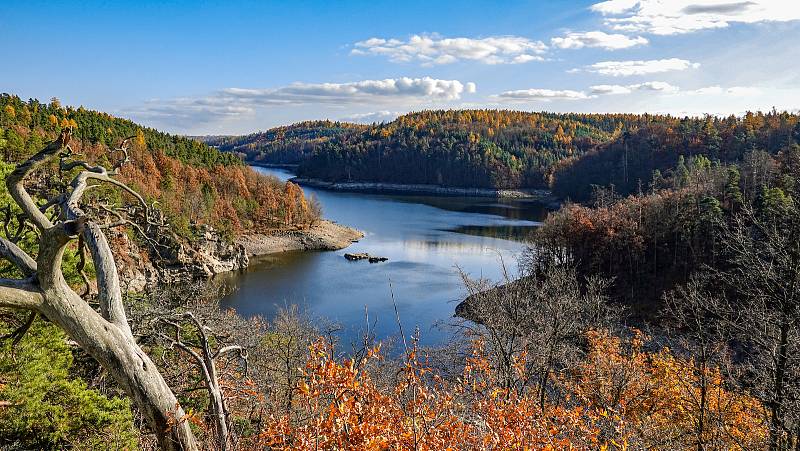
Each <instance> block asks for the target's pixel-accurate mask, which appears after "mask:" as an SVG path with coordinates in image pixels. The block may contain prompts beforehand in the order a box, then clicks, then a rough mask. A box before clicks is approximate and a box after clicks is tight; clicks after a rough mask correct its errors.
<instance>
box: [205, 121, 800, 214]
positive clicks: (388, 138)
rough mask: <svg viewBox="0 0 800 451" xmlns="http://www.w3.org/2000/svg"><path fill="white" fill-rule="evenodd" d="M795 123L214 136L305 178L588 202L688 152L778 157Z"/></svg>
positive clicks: (455, 126)
mask: <svg viewBox="0 0 800 451" xmlns="http://www.w3.org/2000/svg"><path fill="white" fill-rule="evenodd" d="M797 122H798V117H797V115H795V114H789V113H781V112H776V111H772V112H768V113H760V112H758V113H747V114H746V115H745V116H743V117H735V116H730V117H726V118H718V117H712V116H708V117H693V118H690V117H684V118H679V117H674V116H669V115H651V114H641V115H639V114H555V113H529V112H520V111H507V110H502V111H500V110H448V111H422V112H417V113H410V114H407V115H403V116H400V117H399V118H397V119H396V120H394V121H392V122H389V123H383V124H372V125H356V124H347V123H342V122H331V121H317V122H302V123H298V124H294V125H291V126H288V127H279V128H275V129H271V130H269V131H267V132H263V133H256V134H252V135H247V136H240V137H217V138H213V139H210V141H209V142H210V143H211V144H214V145H218V146H219V148H220V150H224V151H231V152H236V153H238V154H239V155H241V156H242V157H243V158H245V159H246V160H247V161H249V162H257V163H295V164H300V166H299V168H298V174H299V175H301V176H304V177H310V178H319V179H324V180H329V181H371V182H390V183H429V184H438V185H444V186H455V187H491V188H517V187H528V188H551V189H554V191H555V192H556V193H557V194H559V195H561V196H563V197H570V198H572V199H586V198H588V197H589V195H590V194H591V192H592V185H601V186H605V185H609V184H614V185H616V187H617V188H616V189H617V190H619V191H620V192H622V193H630V192H632V191H633V190H636V189H638V188H639V187H640V186H641V187H644V188H646V187H648V186H649V185H650V184H651V182H652V177H653V173H654V171H665V170H668V169H670V168H673V167H675V165H676V164H677V162H678V159H679V157H680V156H682V155H683V156H685V157H689V156H692V155H699V154H703V155H706V156H708V157H709V158H710V159H712V160H719V161H722V162H731V161H740V160H741V159H742V158H745V157H746V154H747V152H748V151H749V150H765V151H767V152H770V153H773V154H774V153H775V152H776V151H777V150H778V149H780V148H782V147H785V146H786V145H787V143H789V140H790V139H791V136H792V133H793V132H794V129H795V127H796V124H797Z"/></svg>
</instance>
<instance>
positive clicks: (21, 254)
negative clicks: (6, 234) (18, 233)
mask: <svg viewBox="0 0 800 451" xmlns="http://www.w3.org/2000/svg"><path fill="white" fill-rule="evenodd" d="M0 256H2V257H3V258H5V259H6V260H8V261H10V262H11V263H13V264H14V265H15V266H16V267H17V268H19V269H20V271H22V273H23V274H24V275H25V276H26V277H30V276H32V275H34V274H35V273H36V262H35V261H34V260H33V258H31V256H30V255H28V254H27V253H26V252H25V251H23V250H22V249H20V248H19V246H17V245H16V244H14V243H12V242H11V241H9V240H7V239H5V238H3V237H0Z"/></svg>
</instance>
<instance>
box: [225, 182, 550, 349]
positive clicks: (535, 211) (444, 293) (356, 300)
mask: <svg viewBox="0 0 800 451" xmlns="http://www.w3.org/2000/svg"><path fill="white" fill-rule="evenodd" d="M258 170H259V171H262V172H265V173H268V174H271V175H275V176H277V177H279V178H281V179H284V180H285V179H287V178H289V177H290V176H291V173H289V172H287V171H285V170H277V169H265V168H258ZM305 191H306V193H307V194H310V195H314V196H316V197H317V198H318V199H319V200H320V202H321V203H322V206H323V209H324V214H325V216H326V217H327V218H329V219H332V220H334V221H337V222H340V223H342V224H347V225H350V226H353V227H356V228H359V229H361V230H363V231H364V232H365V234H366V236H365V238H364V239H362V240H361V241H360V242H358V243H355V244H354V245H352V246H351V247H350V248H348V249H347V250H346V251H344V250H343V251H338V252H310V253H309V252H287V253H284V254H278V255H273V256H268V257H265V258H261V259H258V260H257V261H254V262H253V264H252V265H251V266H250V268H248V270H247V271H244V272H240V273H229V274H225V275H222V276H221V277H219V280H218V283H222V284H224V285H226V286H228V287H230V288H232V289H234V291H233V292H232V293H231V294H230V295H228V296H227V297H225V298H224V299H223V305H224V306H228V307H232V308H234V309H236V310H237V311H238V312H240V313H242V314H244V315H263V316H265V317H270V316H272V315H273V314H274V313H275V312H276V311H277V309H278V308H280V307H282V306H286V305H289V304H299V305H300V306H301V308H305V309H306V310H307V311H308V312H309V313H310V314H311V315H313V316H317V317H324V318H327V319H330V320H332V321H336V322H338V323H340V324H341V325H342V327H343V330H342V333H341V338H342V341H343V342H344V343H345V344H347V343H349V342H351V341H356V340H357V337H358V334H359V330H360V328H361V327H362V325H363V322H364V307H365V306H367V308H368V310H369V313H370V318H371V319H373V320H374V319H376V318H377V324H376V328H375V330H376V332H377V335H378V337H379V338H385V337H388V336H390V335H394V334H395V333H396V330H397V325H396V323H395V319H394V309H393V306H392V301H391V293H392V292H393V293H394V298H395V300H396V302H397V306H398V310H399V313H400V316H401V320H402V321H403V325H404V328H405V329H406V330H408V331H411V330H413V328H414V327H415V326H418V327H419V328H420V330H421V332H422V342H423V344H436V343H440V342H442V341H443V340H445V339H446V337H447V334H448V332H447V331H444V330H440V329H438V328H436V327H434V325H435V324H436V323H437V322H439V321H442V320H445V321H446V320H447V319H448V318H450V317H451V316H452V313H453V309H454V304H453V302H454V301H458V300H460V299H461V298H462V297H463V296H464V294H465V293H464V289H463V287H462V286H461V283H460V279H459V277H458V274H457V271H456V269H455V267H456V265H458V267H461V268H463V269H464V270H465V271H467V272H469V273H470V274H472V275H473V276H475V277H489V278H494V279H498V278H499V277H500V275H501V272H500V260H501V259H502V260H503V261H505V262H506V263H508V262H510V261H513V258H514V256H515V255H517V254H518V253H519V252H521V251H522V250H523V249H524V244H523V243H522V242H521V241H519V240H521V239H523V238H524V237H525V236H527V234H528V233H530V231H531V229H532V228H533V227H535V226H536V225H537V222H535V221H537V220H540V219H541V218H542V217H543V215H544V212H545V210H544V209H543V207H541V206H540V205H534V204H533V203H530V202H524V201H498V200H495V199H486V198H449V197H445V198H443V197H427V196H390V195H373V194H358V193H341V192H332V191H322V190H314V189H308V188H307V189H305ZM515 240H517V241H515ZM345 252H368V253H370V254H373V255H379V256H385V257H388V258H389V261H387V262H384V263H376V264H370V263H368V262H366V261H359V262H350V261H347V260H346V259H344V258H343V255H344V253H345Z"/></svg>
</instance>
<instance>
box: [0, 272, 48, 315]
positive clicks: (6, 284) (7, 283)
mask: <svg viewBox="0 0 800 451" xmlns="http://www.w3.org/2000/svg"><path fill="white" fill-rule="evenodd" d="M42 303H44V296H43V295H42V292H41V291H40V290H39V287H38V286H37V285H36V283H35V281H34V280H33V279H23V280H18V279H0V307H7V308H12V309H23V310H34V311H38V309H39V308H40V307H41V306H42Z"/></svg>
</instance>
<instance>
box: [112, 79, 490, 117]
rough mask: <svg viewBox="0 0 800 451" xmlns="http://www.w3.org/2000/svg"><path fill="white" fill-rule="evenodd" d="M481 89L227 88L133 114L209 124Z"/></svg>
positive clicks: (382, 84)
mask: <svg viewBox="0 0 800 451" xmlns="http://www.w3.org/2000/svg"><path fill="white" fill-rule="evenodd" d="M475 89H476V87H475V83H472V82H468V83H461V82H460V81H458V80H439V79H435V78H431V77H424V78H408V77H403V78H387V79H385V80H364V81H356V82H351V83H293V84H291V85H288V86H284V87H280V88H267V89H246V88H227V89H223V90H221V91H217V92H215V93H212V94H210V95H208V96H205V97H194V98H192V97H181V98H175V99H166V100H162V99H154V100H150V101H148V102H146V103H145V104H144V105H143V106H142V107H141V108H138V109H133V110H129V111H128V113H130V114H132V115H134V116H135V117H139V118H142V119H150V120H157V121H161V122H165V123H170V124H177V125H184V124H186V123H193V122H195V123H209V122H214V121H218V120H224V119H229V118H239V117H244V116H252V115H254V114H255V113H256V111H257V110H259V109H263V108H269V107H275V106H318V105H327V106H346V105H365V104H369V105H392V104H420V103H438V102H450V101H454V100H458V99H460V98H461V96H462V94H465V93H474V92H475Z"/></svg>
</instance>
